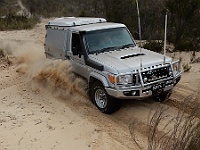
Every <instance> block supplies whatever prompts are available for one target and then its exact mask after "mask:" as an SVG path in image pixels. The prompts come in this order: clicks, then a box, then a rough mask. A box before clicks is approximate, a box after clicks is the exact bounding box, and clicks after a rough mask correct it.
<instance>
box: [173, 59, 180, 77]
mask: <svg viewBox="0 0 200 150" xmlns="http://www.w3.org/2000/svg"><path fill="white" fill-rule="evenodd" d="M172 69H173V73H174V75H176V74H177V73H178V72H179V64H178V62H177V63H174V64H172Z"/></svg>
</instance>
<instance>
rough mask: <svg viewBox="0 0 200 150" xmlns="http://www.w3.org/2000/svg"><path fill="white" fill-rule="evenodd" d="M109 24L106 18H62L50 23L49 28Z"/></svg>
mask: <svg viewBox="0 0 200 150" xmlns="http://www.w3.org/2000/svg"><path fill="white" fill-rule="evenodd" d="M102 22H107V21H106V19H104V18H87V17H62V18H56V19H54V20H51V21H49V23H48V26H57V27H73V26H81V25H88V24H95V23H102Z"/></svg>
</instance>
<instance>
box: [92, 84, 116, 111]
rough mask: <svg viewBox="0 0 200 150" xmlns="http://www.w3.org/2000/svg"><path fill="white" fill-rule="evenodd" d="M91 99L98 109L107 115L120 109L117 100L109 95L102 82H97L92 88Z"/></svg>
mask: <svg viewBox="0 0 200 150" xmlns="http://www.w3.org/2000/svg"><path fill="white" fill-rule="evenodd" d="M90 97H91V100H92V102H93V103H94V104H95V105H96V107H97V108H98V109H99V110H100V111H101V112H103V113H105V114H111V113H113V112H115V111H117V110H118V109H119V107H120V105H119V102H118V100H117V99H114V98H113V97H111V96H110V95H108V94H107V92H106V90H105V89H104V86H103V85H102V83H101V82H98V81H97V82H95V83H93V84H92V85H91V87H90Z"/></svg>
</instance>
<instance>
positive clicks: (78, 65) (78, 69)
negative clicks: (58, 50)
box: [67, 32, 89, 78]
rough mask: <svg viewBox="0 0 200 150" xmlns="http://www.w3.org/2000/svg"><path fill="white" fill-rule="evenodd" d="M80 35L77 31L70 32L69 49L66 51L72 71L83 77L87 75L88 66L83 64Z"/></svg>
mask: <svg viewBox="0 0 200 150" xmlns="http://www.w3.org/2000/svg"><path fill="white" fill-rule="evenodd" d="M81 40H83V39H81V36H80V35H79V33H78V32H72V34H71V42H70V43H71V48H70V49H71V50H70V51H68V52H67V55H68V56H69V59H70V61H71V63H72V66H73V71H74V72H75V73H77V74H79V75H81V76H83V77H85V78H87V77H88V74H89V73H88V66H87V65H86V64H85V60H84V55H83V50H84V48H83V47H82V46H81Z"/></svg>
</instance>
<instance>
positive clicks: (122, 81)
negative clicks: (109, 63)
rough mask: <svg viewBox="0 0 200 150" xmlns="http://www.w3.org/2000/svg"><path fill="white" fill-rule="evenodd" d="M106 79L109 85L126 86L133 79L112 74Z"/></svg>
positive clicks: (130, 76)
mask: <svg viewBox="0 0 200 150" xmlns="http://www.w3.org/2000/svg"><path fill="white" fill-rule="evenodd" d="M108 78H109V80H110V82H111V83H115V82H116V83H117V84H128V83H132V82H133V77H132V75H131V74H126V75H120V76H117V77H116V76H115V75H113V74H109V75H108Z"/></svg>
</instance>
